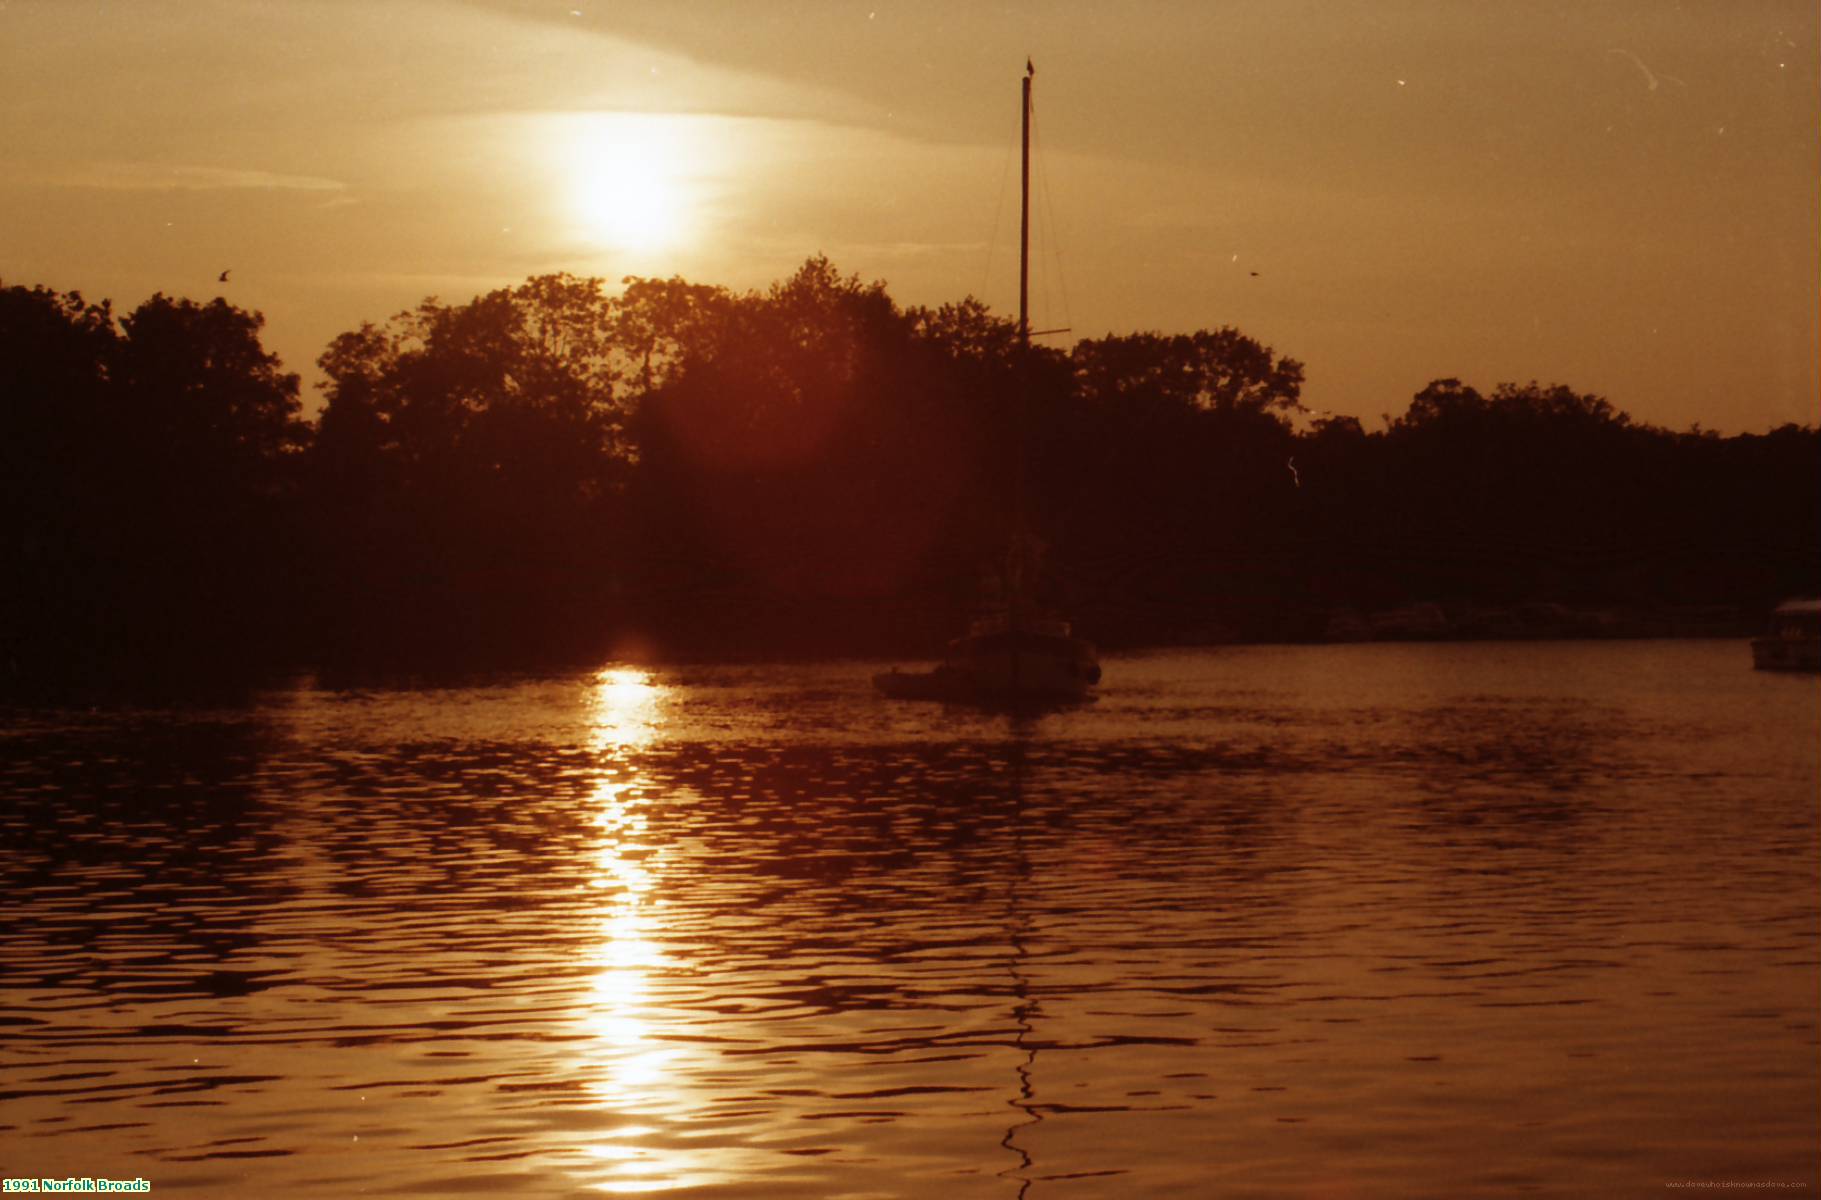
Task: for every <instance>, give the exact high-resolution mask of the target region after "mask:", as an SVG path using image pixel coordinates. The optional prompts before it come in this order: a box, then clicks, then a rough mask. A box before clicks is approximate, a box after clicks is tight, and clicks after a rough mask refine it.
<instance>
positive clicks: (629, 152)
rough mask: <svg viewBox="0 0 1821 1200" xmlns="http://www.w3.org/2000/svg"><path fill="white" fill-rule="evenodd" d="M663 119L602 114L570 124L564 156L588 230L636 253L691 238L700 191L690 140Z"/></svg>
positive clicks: (598, 239) (603, 241)
mask: <svg viewBox="0 0 1821 1200" xmlns="http://www.w3.org/2000/svg"><path fill="white" fill-rule="evenodd" d="M672 124H673V122H667V121H666V120H665V119H664V118H661V117H651V116H642V115H639V114H632V113H614V114H600V115H597V116H594V117H592V118H590V119H588V120H587V121H585V122H582V123H580V124H579V126H578V127H577V128H575V129H573V130H572V132H571V136H570V138H568V139H567V141H568V145H567V146H566V148H565V155H564V157H565V158H566V159H567V160H568V163H569V169H568V175H569V179H570V181H571V195H570V202H571V207H572V209H573V211H574V214H575V216H576V218H577V219H578V221H579V222H580V224H581V227H582V232H583V234H584V236H586V237H588V238H589V239H590V240H592V241H594V242H596V243H598V244H599V245H601V246H603V247H604V248H610V249H614V250H622V251H627V252H630V253H635V254H652V253H656V252H659V251H665V250H673V249H676V248H678V247H679V246H680V245H681V244H682V243H684V242H685V241H687V240H688V237H689V235H690V232H691V226H692V224H693V219H694V211H693V210H694V208H695V203H696V197H695V195H694V190H693V188H692V184H691V175H692V163H691V142H690V139H688V138H687V137H682V136H678V135H679V133H681V132H682V131H680V130H678V129H674V128H670V127H669V126H670V125H672Z"/></svg>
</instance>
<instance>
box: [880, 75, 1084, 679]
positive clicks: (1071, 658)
mask: <svg viewBox="0 0 1821 1200" xmlns="http://www.w3.org/2000/svg"><path fill="white" fill-rule="evenodd" d="M1035 73H1036V72H1035V70H1034V69H1033V68H1032V67H1031V65H1030V63H1029V62H1028V61H1027V62H1026V63H1025V73H1024V79H1023V97H1022V102H1023V171H1022V174H1023V184H1022V189H1021V195H1022V212H1021V215H1020V218H1019V254H1018V341H1019V347H1020V350H1021V355H1020V359H1021V364H1020V365H1021V370H1022V368H1023V366H1024V365H1025V364H1026V363H1028V360H1029V351H1030V344H1031V322H1030V304H1029V292H1030V288H1029V281H1030V208H1031V170H1030V159H1031V79H1032V76H1033V75H1034V74H1035ZM1053 332H1060V331H1053ZM1020 481H1022V475H1020ZM1018 490H1019V491H1020V492H1021V491H1022V488H1021V487H1020V489H1018ZM1024 507H1025V505H1024V497H1023V495H1022V494H1020V495H1019V497H1018V502H1017V505H1016V514H1015V516H1014V518H1013V520H1012V528H1013V533H1012V536H1011V538H1010V539H1009V545H1008V546H1007V548H1006V555H1005V561H1004V563H1003V564H1002V574H1001V576H1000V578H999V580H998V581H997V585H998V592H999V598H998V600H997V601H996V603H994V604H993V605H992V607H990V608H989V609H988V610H987V611H986V612H985V613H983V614H982V615H980V616H978V617H976V618H975V619H974V620H973V622H971V623H970V625H969V627H968V631H967V633H966V634H965V635H964V636H962V637H958V638H956V639H955V640H954V641H952V642H950V643H949V646H948V654H947V656H946V657H945V658H944V659H943V661H942V663H941V665H939V666H937V667H936V668H935V669H934V670H930V671H919V672H905V671H899V670H896V669H893V670H891V671H887V672H884V673H881V674H878V675H875V676H873V685H874V686H875V687H877V688H878V689H879V691H881V692H883V693H884V694H885V695H887V696H890V697H892V698H893V699H898V700H940V701H944V702H947V703H956V704H980V705H988V706H994V707H1021V706H1027V705H1028V706H1045V705H1053V704H1072V703H1078V702H1080V701H1082V700H1086V699H1088V698H1090V696H1091V695H1092V689H1093V687H1094V685H1095V684H1097V683H1099V682H1100V660H1099V658H1098V656H1097V655H1096V654H1095V651H1094V647H1093V645H1092V643H1090V642H1087V641H1084V640H1083V639H1081V638H1078V637H1076V636H1074V631H1073V630H1072V629H1071V628H1070V626H1069V623H1068V622H1067V621H1065V620H1063V619H1062V618H1061V617H1059V616H1056V615H1055V614H1053V613H1050V612H1048V611H1046V610H1044V609H1042V608H1040V607H1039V606H1038V605H1037V603H1036V599H1035V597H1036V593H1037V575H1038V558H1039V547H1038V542H1037V539H1036V538H1035V537H1034V536H1032V535H1031V533H1030V531H1029V530H1028V529H1027V528H1026V526H1025V521H1024Z"/></svg>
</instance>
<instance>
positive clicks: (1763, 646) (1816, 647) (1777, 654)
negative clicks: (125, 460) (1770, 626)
mask: <svg viewBox="0 0 1821 1200" xmlns="http://www.w3.org/2000/svg"><path fill="white" fill-rule="evenodd" d="M1751 665H1752V666H1753V667H1756V668H1757V669H1758V670H1760V671H1821V639H1814V638H1802V639H1796V638H1781V637H1762V638H1753V639H1752V642H1751Z"/></svg>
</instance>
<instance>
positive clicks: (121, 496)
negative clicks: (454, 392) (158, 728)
mask: <svg viewBox="0 0 1821 1200" xmlns="http://www.w3.org/2000/svg"><path fill="white" fill-rule="evenodd" d="M261 323H262V322H261V318H260V317H259V316H258V315H257V314H250V313H246V312H243V311H242V310H240V309H237V308H234V307H232V306H231V305H229V304H227V303H225V302H224V301H222V300H219V299H217V300H214V301H212V302H210V303H207V304H197V303H194V302H192V301H189V300H172V299H169V298H167V297H165V296H162V295H161V296H154V297H153V298H152V299H150V300H148V301H146V302H145V303H144V304H142V305H140V306H139V307H138V308H137V309H136V310H134V311H133V312H132V313H131V314H130V315H128V316H126V317H124V318H121V319H120V320H118V321H116V320H115V318H114V315H113V313H112V311H111V310H110V309H109V307H108V306H107V305H106V304H105V303H103V304H100V305H92V304H88V303H85V302H84V301H83V299H82V297H81V296H79V295H77V294H75V293H70V294H68V295H59V294H57V293H54V292H51V291H48V290H46V289H44V288H32V289H29V290H28V289H26V288H22V287H11V288H4V289H0V487H3V488H4V502H5V506H6V514H7V520H6V523H5V526H4V532H3V533H0V537H3V538H4V540H5V542H4V550H3V552H4V555H5V561H6V563H7V565H8V574H9V576H10V578H11V580H12V582H11V583H10V584H9V585H8V586H7V588H6V589H5V593H4V597H5V598H4V605H5V608H4V612H3V613H0V625H3V632H0V639H3V642H0V654H3V655H4V667H5V669H6V671H7V673H8V675H9V676H11V677H14V678H31V679H38V678H46V677H52V678H59V679H66V680H82V679H90V678H113V677H118V676H122V675H144V674H151V675H157V676H161V677H165V678H171V677H174V676H180V675H188V674H192V673H196V672H206V673H209V674H217V673H218V668H219V667H220V666H221V665H222V664H224V663H243V662H257V661H264V660H269V659H271V658H272V657H274V656H275V655H276V654H278V653H279V652H280V651H281V650H282V649H283V648H285V646H286V644H287V642H288V640H289V632H290V629H291V627H292V623H293V622H295V620H296V619H297V618H298V616H299V614H300V612H301V607H300V606H299V605H298V604H297V603H296V599H297V597H296V593H295V591H294V590H293V583H292V581H293V578H294V576H295V574H296V573H297V572H298V571H299V570H300V569H302V568H304V567H305V563H304V562H303V561H301V560H300V559H299V556H298V554H297V546H298V534H299V526H298V523H297V518H298V515H299V514H298V512H297V509H296V507H295V504H294V501H295V497H296V488H297V481H298V470H299V468H300V466H301V462H302V458H303V454H304V452H305V450H306V448H307V446H308V443H309V432H310V431H309V428H308V427H307V426H306V425H305V424H304V423H303V422H302V420H301V419H300V417H299V413H298V399H297V387H298V381H297V377H296V376H295V375H288V374H285V373H284V372H283V371H282V370H280V368H279V364H278V361H277V359H275V358H274V357H272V356H271V355H269V354H267V353H266V352H265V351H264V350H263V349H262V348H261V346H260V342H259V328H260V325H261Z"/></svg>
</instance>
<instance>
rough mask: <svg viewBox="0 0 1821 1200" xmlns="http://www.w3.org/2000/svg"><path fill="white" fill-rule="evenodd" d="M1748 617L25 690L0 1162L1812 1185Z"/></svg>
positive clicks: (1788, 698)
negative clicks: (198, 688) (1650, 627)
mask: <svg viewBox="0 0 1821 1200" xmlns="http://www.w3.org/2000/svg"><path fill="white" fill-rule="evenodd" d="M1748 662H1749V655H1748V652H1747V650H1746V648H1745V647H1744V646H1743V645H1742V644H1739V643H1736V642H1723V643H1722V642H1716V643H1699V642H1696V643H1598V644H1574V645H1523V646H1508V645H1501V646H1349V647H1310V648H1263V647H1260V648H1234V649H1219V650H1210V651H1205V652H1193V653H1172V654H1163V655H1153V656H1142V657H1130V658H1114V659H1112V660H1110V661H1109V662H1108V664H1107V666H1108V670H1107V682H1106V685H1105V688H1104V695H1103V697H1102V698H1101V700H1100V701H1099V703H1097V704H1094V705H1091V706H1089V707H1086V708H1083V709H1079V710H1075V711H1069V712H1062V713H1054V714H1049V715H1045V716H1041V717H1036V718H1019V719H1013V718H1010V717H1006V716H992V715H987V714H980V713H972V712H968V711H962V710H953V709H945V708H943V707H940V706H934V705H917V704H903V703H893V702H889V701H884V700H880V699H876V698H875V697H874V696H873V695H872V694H871V692H870V689H869V685H868V675H869V672H870V671H871V670H874V669H876V667H875V666H874V665H872V664H864V663H828V664H816V665H810V666H800V665H799V666H763V667H678V668H664V669H656V670H643V669H634V668H620V667H609V668H606V669H603V670H602V671H599V672H589V673H585V674H575V675H569V676H562V677H543V678H512V679H488V680H481V681H476V682H475V683H473V684H472V685H471V686H460V687H396V688H386V689H379V688H375V689H370V690H333V689H327V688H320V687H316V686H313V685H309V684H300V685H299V686H297V687H295V688H292V689H287V690H279V691H274V692H269V693H264V694H261V695H259V696H257V697H255V698H254V699H253V700H252V701H251V702H250V703H247V704H243V705H236V706H230V707H218V708H194V707H188V708H162V709H146V708H141V709H108V710H102V711H82V712H71V711H56V712H51V711H19V710H12V711H9V712H7V713H5V714H4V716H5V722H6V728H5V732H4V733H0V885H3V886H4V888H5V891H4V897H5V899H4V905H5V909H4V911H5V915H6V918H7V920H6V923H7V926H8V931H7V933H6V937H5V941H4V949H3V950H0V955H3V962H0V965H3V966H4V969H5V978H4V989H5V991H4V1001H3V1003H0V1097H3V1099H4V1104H3V1105H0V1146H4V1158H5V1162H4V1168H5V1174H6V1175H8V1176H11V1177H19V1176H54V1177H63V1176H69V1175H75V1176H85V1175H86V1176H110V1177H114V1178H133V1177H140V1178H144V1179H147V1180H149V1181H150V1182H151V1184H152V1186H153V1190H154V1191H155V1192H157V1193H164V1194H171V1193H175V1194H191V1195H229V1194H233V1195H258V1194H260V1192H259V1190H260V1189H266V1190H267V1191H269V1192H270V1193H271V1194H277V1192H278V1191H279V1190H280V1189H283V1190H285V1191H286V1192H287V1194H292V1195H308V1196H343V1195H354V1194H363V1193H373V1194H396V1195H417V1196H425V1195H461V1194H470V1193H476V1194H478V1193H489V1192H498V1193H501V1194H510V1195H514V1196H567V1195H586V1194H594V1193H599V1192H609V1193H612V1192H633V1191H656V1192H672V1193H681V1194H688V1195H702V1196H742V1197H746V1196H753V1197H763V1196H793V1197H794V1196H850V1197H861V1196H916V1195H938V1196H941V1197H943V1200H961V1198H963V1197H974V1196H980V1197H1018V1196H1024V1197H1031V1198H1037V1197H1087V1196H1166V1195H1180V1196H1208V1195H1220V1196H1273V1197H1275V1196H1373V1197H1381V1196H1382V1197H1393V1196H1458V1195H1494V1194H1507V1193H1510V1194H1528V1195H1543V1196H1591V1195H1622V1194H1633V1193H1636V1194H1650V1195H1661V1194H1663V1193H1664V1192H1665V1185H1666V1184H1672V1183H1684V1182H1735V1183H1743V1182H1751V1183H1759V1184H1768V1183H1781V1184H1786V1185H1788V1184H1805V1185H1807V1187H1808V1188H1809V1189H1811V1194H1812V1189H1814V1188H1816V1187H1818V1186H1821V1180H1818V1179H1817V1171H1818V1158H1817V1155H1818V1150H1817V1146H1818V1145H1821V1114H1818V1106H1821V1043H1818V1039H1817V1033H1816V1022H1817V1010H1818V1009H1821V879H1818V875H1821V838H1818V833H1817V783H1818V781H1821V736H1818V735H1821V688H1818V687H1817V686H1816V683H1815V681H1814V680H1813V679H1812V678H1811V679H1792V678H1786V677H1780V676H1773V675H1766V674H1761V673H1755V672H1753V671H1751V670H1749V669H1748V665H1747V664H1748ZM1760 1194H1761V1193H1760Z"/></svg>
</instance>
